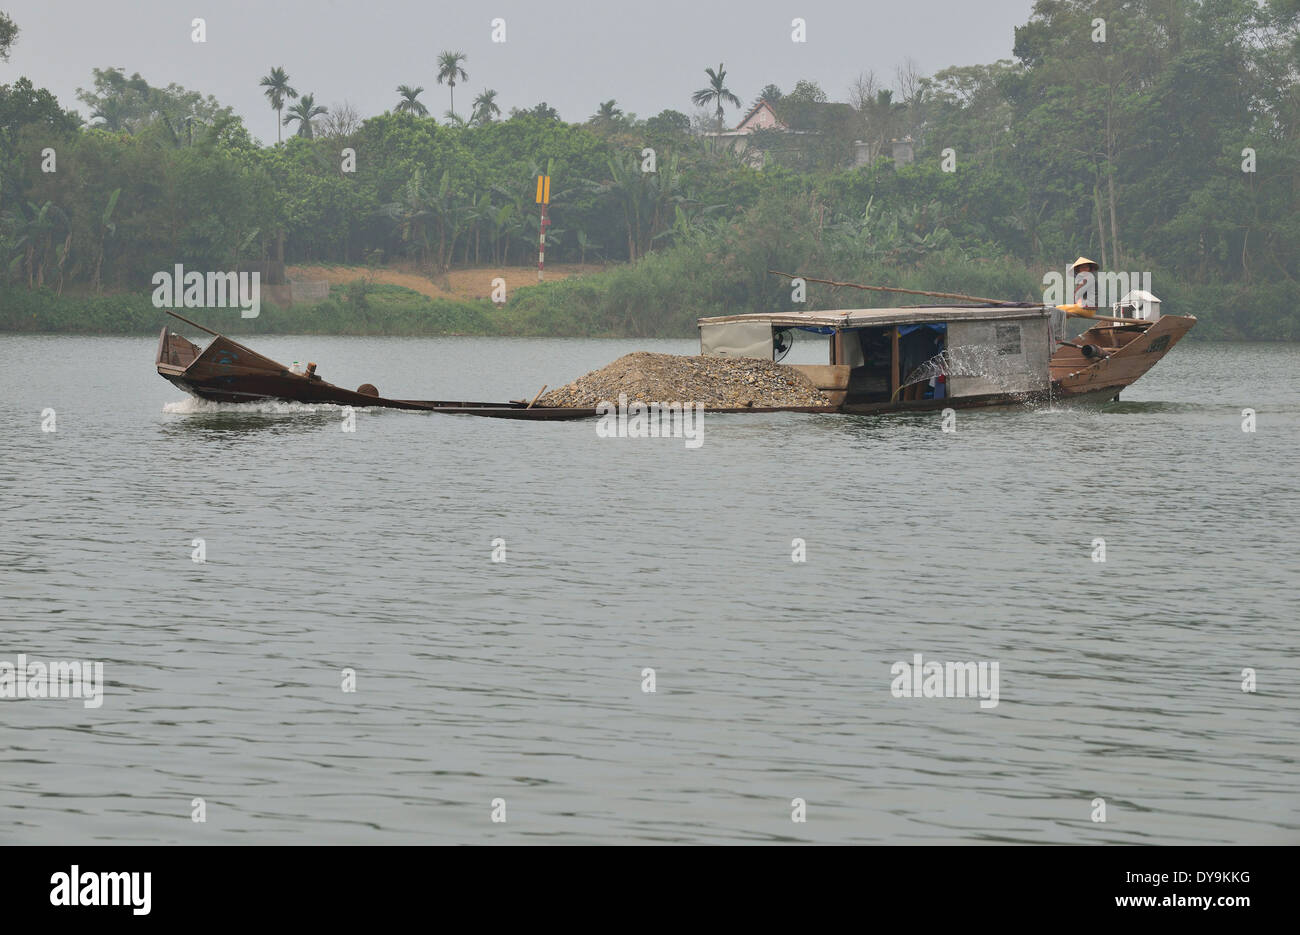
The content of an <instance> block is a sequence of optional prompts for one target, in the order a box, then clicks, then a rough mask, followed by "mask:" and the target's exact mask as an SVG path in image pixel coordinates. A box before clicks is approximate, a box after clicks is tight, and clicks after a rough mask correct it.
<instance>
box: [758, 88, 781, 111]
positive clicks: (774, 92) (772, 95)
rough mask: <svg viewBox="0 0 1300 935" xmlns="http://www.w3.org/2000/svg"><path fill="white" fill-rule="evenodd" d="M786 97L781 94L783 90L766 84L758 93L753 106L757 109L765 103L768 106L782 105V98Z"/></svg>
mask: <svg viewBox="0 0 1300 935" xmlns="http://www.w3.org/2000/svg"><path fill="white" fill-rule="evenodd" d="M784 96H785V95H783V94H782V93H781V89H780V88H778V87H777V86H776V85H774V84H765V85H763V90H761V91H759V92H758V97H756V98H754V103H753V105H752V106H754V107H757V106H758V105H759V104H761V103H763V102H764V101H767V102H768V104H771V105H773V106H775V105H777V104H779V103H781V98H782V97H784Z"/></svg>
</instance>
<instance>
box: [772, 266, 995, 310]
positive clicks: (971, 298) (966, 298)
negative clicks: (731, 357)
mask: <svg viewBox="0 0 1300 935" xmlns="http://www.w3.org/2000/svg"><path fill="white" fill-rule="evenodd" d="M768 272H769V273H771V274H773V275H774V276H784V277H785V278H786V279H802V280H803V281H804V282H820V283H822V284H824V285H827V286H849V287H851V288H853V289H868V290H870V291H871V292H902V293H906V294H907V295H929V296H934V297H935V298H937V299H960V300H961V301H963V302H985V303H990V304H992V305H1014V304H1015V303H1013V302H1008V301H1007V300H1006V299H986V298H983V297H982V296H978V295H962V294H961V293H958V292H925V291H923V290H920V289H902V288H899V287H897V286H864V285H863V284H862V283H860V282H837V281H836V280H834V279H816V278H814V277H812V276H796V275H795V274H794V273H783V272H781V271H780V270H777V269H770V270H768Z"/></svg>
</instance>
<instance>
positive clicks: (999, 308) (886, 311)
mask: <svg viewBox="0 0 1300 935" xmlns="http://www.w3.org/2000/svg"><path fill="white" fill-rule="evenodd" d="M1051 313H1052V310H1051V309H1049V308H1047V307H1046V306H1043V305H927V306H919V307H918V306H913V307H910V308H908V307H903V308H842V309H833V310H829V311H806V312H776V313H774V314H746V315H719V316H715V317H712V318H700V319H697V320H696V324H697V325H728V324H733V323H737V322H768V323H770V324H772V325H774V326H776V327H782V328H870V327H874V326H877V325H904V324H921V323H926V322H934V323H938V322H946V321H1005V320H1009V319H1018V318H1046V317H1047V316H1048V315H1050V314H1051Z"/></svg>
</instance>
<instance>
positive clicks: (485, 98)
mask: <svg viewBox="0 0 1300 935" xmlns="http://www.w3.org/2000/svg"><path fill="white" fill-rule="evenodd" d="M499 116H501V108H500V107H499V106H498V105H497V92H496V91H494V90H492V89H491V88H488V89H487V90H486V91H484V92H483V93H482V94H480V95H479V96H478V97H476V98H474V113H473V115H472V116H471V117H470V122H471V123H477V124H478V125H479V126H483V124H485V123H491V122H492V120H493V119H494V118H496V117H499Z"/></svg>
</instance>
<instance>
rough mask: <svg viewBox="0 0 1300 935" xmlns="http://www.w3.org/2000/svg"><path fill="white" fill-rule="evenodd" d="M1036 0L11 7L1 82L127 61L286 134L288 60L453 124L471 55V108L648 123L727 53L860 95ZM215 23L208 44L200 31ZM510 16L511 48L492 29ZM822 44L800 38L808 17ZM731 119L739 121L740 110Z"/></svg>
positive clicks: (66, 84)
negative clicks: (865, 86) (607, 107)
mask: <svg viewBox="0 0 1300 935" xmlns="http://www.w3.org/2000/svg"><path fill="white" fill-rule="evenodd" d="M1032 7H1033V0H895V2H878V0H733V2H728V3H720V2H714V0H601V2H595V0H550V2H543V3H539V2H536V0H532V2H524V0H486V2H485V3H483V4H479V3H478V2H476V0H466V2H461V3H455V4H452V3H443V2H438V0H367V2H358V0H261V2H258V0H186V2H177V0H75V2H74V0H0V9H3V10H5V11H6V12H7V13H8V14H9V15H10V17H11V18H12V19H13V20H14V21H15V22H16V23H17V24H18V26H19V28H20V29H21V34H20V35H19V38H18V42H17V44H16V45H15V46H14V48H13V50H12V52H11V55H10V61H9V62H8V63H0V84H8V83H12V82H13V81H14V79H16V78H17V77H18V76H20V75H26V76H28V77H30V78H31V79H32V81H33V82H34V83H35V84H36V85H37V86H43V87H47V88H49V89H50V90H51V91H53V92H54V93H55V94H56V95H57V96H58V98H59V100H60V102H61V103H63V105H64V106H65V107H72V108H74V109H77V110H79V111H80V112H81V114H82V117H83V118H85V117H87V116H88V114H87V109H86V108H85V107H84V105H82V104H81V103H80V102H79V101H77V100H76V97H75V95H76V90H77V88H78V87H83V88H85V87H89V86H90V84H91V71H90V70H91V68H92V67H100V68H105V67H110V66H120V67H123V68H125V69H126V72H127V74H131V73H132V72H136V71H138V72H140V73H141V74H142V75H143V76H144V77H145V78H146V79H147V80H148V81H149V83H150V84H153V85H166V84H168V83H169V82H176V83H177V84H180V85H183V86H185V87H186V88H189V89H191V90H195V91H201V92H203V93H204V94H212V95H215V96H216V98H217V99H218V100H219V101H220V102H221V103H222V104H226V105H230V106H233V107H234V109H235V111H236V112H237V113H239V114H240V115H241V116H243V118H244V120H245V122H246V124H247V125H248V128H249V130H250V132H252V133H253V135H254V136H256V137H258V138H260V139H262V140H268V139H269V140H274V139H275V116H274V114H273V112H272V111H271V110H270V107H269V105H268V103H267V102H266V99H265V98H264V97H263V96H262V91H261V89H260V88H258V86H257V83H258V80H259V79H260V78H261V77H262V76H263V75H265V74H266V73H267V72H268V71H269V70H270V68H271V67H272V66H273V65H282V66H284V68H285V69H286V70H287V71H288V72H289V75H290V78H291V80H292V84H293V86H294V87H295V88H297V89H298V90H299V91H300V92H311V93H314V94H315V95H316V100H317V102H318V103H323V104H326V105H330V104H333V103H335V102H338V101H343V100H347V101H349V102H351V103H352V104H353V106H355V107H356V108H357V110H358V111H360V113H361V114H362V115H363V116H369V115H371V114H375V113H381V112H383V111H384V110H388V109H391V108H392V106H393V105H394V103H396V100H397V95H396V93H395V92H394V88H396V87H397V85H399V84H411V85H423V86H424V87H425V92H424V94H423V95H422V96H421V100H422V101H423V102H424V103H425V105H426V106H428V107H429V109H430V111H431V112H432V113H433V114H435V115H437V116H441V115H442V113H443V112H444V111H445V110H446V109H447V106H448V103H447V88H446V87H445V86H439V85H438V84H437V81H436V79H435V77H434V75H435V71H436V69H435V66H434V60H435V57H436V56H437V54H438V52H440V51H442V50H444V49H454V50H459V51H463V52H465V53H466V54H467V55H468V56H469V60H468V63H467V65H466V71H468V72H469V81H468V82H466V83H465V84H464V85H463V86H457V88H456V110H457V112H458V113H461V114H467V113H468V106H469V104H470V101H471V100H472V98H473V96H474V95H475V94H477V93H478V92H480V91H482V90H483V89H484V88H495V89H496V90H497V92H498V95H497V100H498V103H499V104H500V105H501V109H502V113H503V114H504V113H507V112H508V111H509V109H510V108H511V107H531V106H532V105H533V104H536V103H537V102H538V101H542V100H545V101H547V102H548V103H550V104H551V105H552V106H553V107H555V108H557V109H558V110H559V112H560V115H561V116H562V117H564V119H566V120H570V121H581V120H584V119H586V118H587V117H588V116H590V115H591V113H592V112H593V111H595V109H596V106H597V104H598V103H599V102H600V101H602V100H607V99H609V98H611V97H612V98H614V99H616V100H617V101H618V104H619V106H620V107H622V108H623V109H624V110H626V111H631V112H634V113H636V114H637V115H638V116H641V117H648V116H653V115H654V114H656V113H658V112H659V111H661V110H664V109H666V108H672V109H675V110H680V111H682V112H684V113H688V114H689V113H692V112H693V110H694V108H693V106H692V105H691V102H690V94H691V92H692V91H694V90H696V89H697V88H700V87H702V86H703V85H704V84H705V83H706V81H707V78H706V77H705V75H704V68H705V66H712V67H717V64H718V62H719V61H721V62H725V63H726V68H727V83H728V85H729V86H730V87H731V89H732V90H733V91H735V93H736V94H737V95H738V96H739V97H740V98H741V100H743V101H744V102H745V103H746V104H748V103H749V102H750V101H751V100H752V99H753V98H754V97H755V96H756V95H757V93H758V91H759V89H760V88H762V87H763V86H764V85H765V84H768V83H772V84H776V85H779V86H780V87H781V88H782V90H785V91H789V90H790V89H791V88H792V87H793V86H794V83H795V82H796V81H797V80H799V79H800V78H811V79H813V80H816V81H817V82H818V83H819V84H821V86H822V87H823V88H824V89H825V90H826V91H827V93H828V94H829V95H830V96H831V98H832V99H833V100H845V99H846V98H847V89H848V86H849V84H850V82H852V81H853V79H854V78H855V76H857V74H858V73H859V72H861V71H864V70H868V69H871V70H874V71H875V72H876V74H877V75H878V76H881V77H882V78H884V79H886V80H887V81H889V80H892V76H893V73H894V69H895V67H896V66H898V65H899V64H901V63H902V62H903V61H904V59H906V58H909V57H910V58H912V59H913V60H915V62H916V63H917V64H918V65H919V67H920V69H921V70H922V71H923V72H925V73H927V74H928V73H932V72H934V71H936V70H938V69H940V68H945V67H947V66H949V65H971V64H976V63H980V62H991V61H994V60H996V59H999V58H1010V57H1011V46H1012V42H1013V30H1014V29H1015V27H1016V26H1018V25H1021V24H1023V23H1024V22H1025V21H1026V20H1027V19H1028V18H1029V14H1030V11H1031V9H1032ZM194 17H203V18H204V19H205V20H206V22H207V42H206V43H205V44H195V43H193V42H192V41H191V39H190V32H191V27H190V22H191V20H192V19H193V18H194ZM496 17H500V18H502V19H504V20H505V21H506V42H505V43H500V44H498V43H493V42H492V36H491V31H492V27H491V22H492V20H493V19H494V18H496ZM795 17H801V18H803V19H804V20H805V21H806V22H807V42H805V43H802V44H798V43H794V42H792V41H791V38H790V34H791V20H793V19H794V18H795ZM728 119H729V120H730V121H732V122H734V121H735V119H736V115H735V114H734V112H729V115H728Z"/></svg>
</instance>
